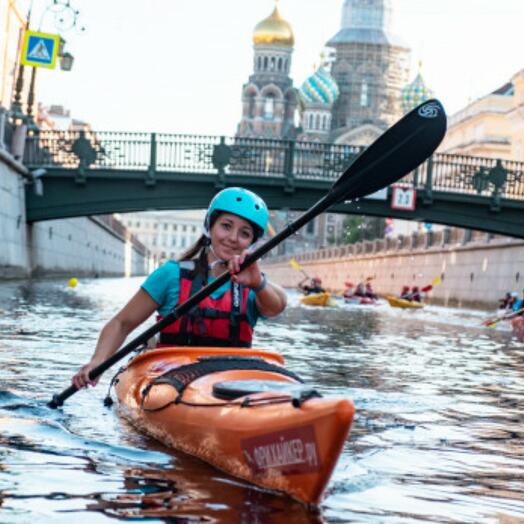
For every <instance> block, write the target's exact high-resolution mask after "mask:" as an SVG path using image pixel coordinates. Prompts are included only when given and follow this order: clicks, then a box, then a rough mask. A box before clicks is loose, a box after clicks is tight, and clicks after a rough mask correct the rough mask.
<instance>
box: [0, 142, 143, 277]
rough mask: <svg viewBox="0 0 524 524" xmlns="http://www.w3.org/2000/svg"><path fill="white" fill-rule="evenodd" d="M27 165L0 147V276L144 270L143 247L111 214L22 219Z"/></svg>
mask: <svg viewBox="0 0 524 524" xmlns="http://www.w3.org/2000/svg"><path fill="white" fill-rule="evenodd" d="M29 180H30V177H29V173H28V172H27V170H26V169H25V168H24V167H23V166H22V165H21V164H20V163H18V162H16V161H14V160H13V159H12V157H11V156H10V155H9V154H8V153H6V152H5V151H3V150H2V149H0V279H2V278H27V277H30V276H51V275H69V276H81V275H84V276H85V275H93V276H95V275H98V276H103V275H111V276H126V275H127V276H130V275H145V274H147V273H148V272H149V271H150V269H151V261H150V260H149V258H148V257H149V255H148V252H147V250H146V249H145V248H144V246H142V245H141V244H140V243H139V242H137V241H136V240H135V239H133V238H131V237H130V235H129V234H128V233H127V231H126V230H125V228H124V227H123V226H122V225H121V224H120V223H119V222H117V221H114V220H113V219H112V218H111V217H79V218H70V219H64V220H50V221H45V222H37V223H35V224H26V222H25V186H26V184H27V183H28V181H29Z"/></svg>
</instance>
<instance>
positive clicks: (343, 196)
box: [49, 100, 446, 408]
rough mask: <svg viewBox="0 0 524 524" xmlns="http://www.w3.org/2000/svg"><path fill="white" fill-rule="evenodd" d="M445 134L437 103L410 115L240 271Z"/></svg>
mask: <svg viewBox="0 0 524 524" xmlns="http://www.w3.org/2000/svg"><path fill="white" fill-rule="evenodd" d="M445 133H446V113H445V112H444V108H443V107H442V105H441V103H440V102H439V101H438V100H428V101H427V102H424V103H423V104H421V105H419V106H418V107H416V108H415V109H413V110H412V111H410V112H409V113H408V114H407V115H405V116H404V117H403V118H402V119H401V120H399V121H398V122H397V123H396V124H395V125H394V126H392V127H390V128H389V129H388V130H387V131H386V132H385V133H384V134H382V135H381V136H380V137H379V138H378V139H377V140H375V142H373V144H371V145H370V146H369V147H368V148H367V149H365V150H364V151H363V152H362V153H361V154H360V155H359V156H358V157H357V158H356V160H355V161H354V162H353V163H352V164H351V165H350V166H349V167H348V168H347V169H346V170H345V171H344V173H342V175H341V176H340V178H339V179H338V180H337V181H336V182H335V183H334V184H333V186H332V187H331V189H330V190H329V192H328V194H327V195H325V196H323V197H322V198H321V199H320V200H319V201H318V202H317V203H316V204H315V205H313V206H312V207H311V208H310V209H308V210H307V211H306V212H305V213H304V214H303V215H301V216H300V217H298V218H297V219H296V220H295V221H294V222H292V223H291V224H289V225H288V226H287V227H286V228H285V229H284V230H283V231H281V232H280V233H278V234H277V235H275V236H274V237H273V238H271V239H269V240H268V241H267V242H265V243H264V244H262V245H261V246H260V247H258V248H257V249H255V251H253V252H252V253H251V254H249V255H248V256H247V257H246V258H245V260H244V263H243V264H242V266H241V270H242V269H244V268H246V267H247V266H249V265H250V264H252V263H253V262H255V261H256V260H258V259H259V258H260V257H262V256H263V255H265V254H266V253H267V252H269V251H270V250H271V249H273V248H274V247H275V246H276V245H278V244H280V242H282V241H283V240H285V239H286V238H288V237H289V236H291V235H292V234H293V233H295V232H296V231H297V230H298V229H300V228H301V227H302V226H303V225H305V224H307V223H308V222H309V221H310V220H312V219H313V218H315V217H316V216H318V215H320V213H322V212H324V211H326V210H327V209H328V208H329V207H330V206H332V205H334V204H338V203H341V202H344V201H346V200H353V199H356V198H362V197H364V196H366V195H369V194H370V193H374V192H375V191H378V190H379V189H382V188H383V187H385V186H388V185H390V184H392V183H393V182H396V181H397V180H399V179H400V178H402V177H403V176H405V175H407V174H408V173H410V172H411V171H413V170H414V169H415V168H416V167H417V166H419V165H420V164H421V163H422V162H424V160H426V159H427V158H428V157H429V156H431V154H432V153H433V152H434V151H435V149H436V148H437V147H438V145H439V144H440V142H441V141H442V139H443V138H444V134H445ZM229 278H230V274H229V273H228V272H227V271H226V272H224V273H222V275H220V276H219V277H218V278H217V279H215V280H214V281H213V282H211V283H210V284H208V285H207V286H205V287H203V288H202V289H201V290H200V291H198V292H197V293H195V294H194V295H193V296H192V297H190V298H189V299H188V300H186V302H184V303H182V304H180V305H178V306H177V307H176V308H174V309H173V310H172V311H171V312H170V313H169V314H168V315H166V316H165V317H164V318H163V319H162V320H160V321H159V322H157V323H156V324H154V325H153V326H151V327H150V328H148V329H146V330H145V331H144V332H143V333H142V334H141V335H139V336H137V337H136V338H134V339H133V340H131V341H130V342H128V343H127V344H126V345H125V346H123V347H122V348H121V349H119V350H118V351H117V352H116V353H115V354H113V355H112V356H111V357H109V358H108V359H107V360H105V361H104V362H102V363H101V364H100V365H99V366H97V367H95V368H93V369H92V370H91V372H90V373H89V378H90V379H91V380H93V379H95V378H97V377H98V376H100V375H101V374H102V373H103V372H104V371H106V370H107V369H109V368H110V367H111V366H112V365H113V364H115V363H116V362H118V361H119V360H121V359H122V358H124V357H125V356H126V355H128V354H129V353H131V352H132V351H134V350H135V349H136V348H137V347H139V346H141V345H142V344H144V343H146V342H147V341H148V340H149V339H150V338H151V337H152V336H153V335H156V334H157V333H158V332H160V331H161V330H162V329H163V328H164V327H166V326H168V325H169V324H171V323H173V322H175V321H176V320H177V319H178V318H180V317H181V316H182V315H184V314H186V313H187V312H188V311H189V310H190V309H191V308H193V307H194V306H196V305H197V304H198V303H199V302H201V301H202V300H203V299H204V298H206V297H207V296H208V295H210V294H211V293H212V292H213V291H215V290H216V289H218V288H219V287H220V286H222V285H223V284H225V283H226V282H227V281H228V280H229ZM76 392H77V389H76V387H75V386H74V385H71V386H69V387H68V388H66V389H64V391H62V392H61V393H60V394H57V395H54V396H53V399H52V400H51V401H50V402H49V406H50V407H52V408H56V407H58V406H61V405H62V404H63V403H64V401H65V400H66V399H68V398H69V397H70V396H71V395H73V394H75V393H76Z"/></svg>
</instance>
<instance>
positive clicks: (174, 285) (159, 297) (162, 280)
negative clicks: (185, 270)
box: [141, 260, 261, 327]
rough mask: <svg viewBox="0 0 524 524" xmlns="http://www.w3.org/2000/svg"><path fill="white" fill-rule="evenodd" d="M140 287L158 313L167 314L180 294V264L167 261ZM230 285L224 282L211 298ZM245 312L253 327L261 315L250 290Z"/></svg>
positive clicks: (209, 279) (215, 297)
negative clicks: (152, 302)
mask: <svg viewBox="0 0 524 524" xmlns="http://www.w3.org/2000/svg"><path fill="white" fill-rule="evenodd" d="M213 280H215V277H213V276H209V277H208V283H211V282H213ZM141 287H142V289H143V290H144V291H145V292H146V293H147V294H148V295H149V296H150V297H151V298H152V299H153V300H154V301H155V302H156V303H157V304H158V309H157V311H158V313H159V314H160V315H162V316H165V315H167V314H168V313H169V312H170V311H171V310H172V309H173V308H174V307H175V306H176V305H177V303H178V297H179V296H180V265H179V264H178V262H176V261H174V260H169V261H167V262H166V263H165V264H163V265H161V266H160V267H159V268H158V269H155V271H153V273H151V274H150V275H149V276H148V277H147V278H146V280H145V282H144V283H143V284H142V286H141ZM230 287H231V282H229V281H228V282H226V283H225V284H224V285H222V286H220V287H219V288H218V289H217V290H215V291H213V293H211V298H214V299H218V298H220V297H221V296H222V295H223V294H224V293H225V292H226V291H228V290H229V289H230ZM246 313H247V319H248V322H249V324H250V325H251V326H252V327H254V326H255V324H256V323H257V320H258V319H259V317H261V315H260V313H259V311H258V309H257V305H256V303H255V293H254V291H252V290H250V291H249V295H248V299H247V307H246Z"/></svg>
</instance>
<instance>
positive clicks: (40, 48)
mask: <svg viewBox="0 0 524 524" xmlns="http://www.w3.org/2000/svg"><path fill="white" fill-rule="evenodd" d="M59 45H60V37H59V36H58V35H51V34H48V33H39V32H38V31H26V32H25V34H24V42H23V44H22V64H24V65H27V66H33V67H47V68H48V69H54V68H55V65H56V57H57V56H58V47H59Z"/></svg>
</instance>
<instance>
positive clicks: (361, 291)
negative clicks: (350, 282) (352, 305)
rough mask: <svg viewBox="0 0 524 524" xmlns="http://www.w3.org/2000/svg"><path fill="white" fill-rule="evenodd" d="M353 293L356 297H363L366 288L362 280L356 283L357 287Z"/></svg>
mask: <svg viewBox="0 0 524 524" xmlns="http://www.w3.org/2000/svg"><path fill="white" fill-rule="evenodd" d="M354 295H355V296H356V297H365V296H366V288H365V287H364V284H363V283H362V282H359V283H358V284H357V288H356V289H355V293H354Z"/></svg>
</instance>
